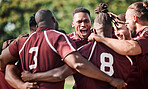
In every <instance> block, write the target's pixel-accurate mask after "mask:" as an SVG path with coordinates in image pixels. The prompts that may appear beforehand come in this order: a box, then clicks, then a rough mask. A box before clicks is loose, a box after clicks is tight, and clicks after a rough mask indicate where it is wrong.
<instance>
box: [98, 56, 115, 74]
mask: <svg viewBox="0 0 148 89" xmlns="http://www.w3.org/2000/svg"><path fill="white" fill-rule="evenodd" d="M105 58H108V60H109V61H108V62H106V61H105ZM113 61H114V60H113V56H112V55H111V54H109V53H102V54H101V56H100V62H101V66H100V70H101V71H103V72H105V73H106V74H108V75H109V76H112V75H113V74H114V70H113V66H112V65H113ZM105 67H109V71H105Z"/></svg>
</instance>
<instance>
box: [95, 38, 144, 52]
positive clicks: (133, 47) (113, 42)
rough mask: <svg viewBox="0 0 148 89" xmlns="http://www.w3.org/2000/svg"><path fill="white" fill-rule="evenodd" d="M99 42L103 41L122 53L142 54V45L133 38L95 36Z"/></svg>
mask: <svg viewBox="0 0 148 89" xmlns="http://www.w3.org/2000/svg"><path fill="white" fill-rule="evenodd" d="M94 39H95V40H96V41H98V42H102V43H104V44H105V45H107V46H108V47H110V48H111V49H113V50H114V51H115V52H117V53H119V54H121V55H138V54H141V47H140V45H139V44H138V42H136V41H133V40H118V39H113V38H106V37H99V36H95V38H94Z"/></svg>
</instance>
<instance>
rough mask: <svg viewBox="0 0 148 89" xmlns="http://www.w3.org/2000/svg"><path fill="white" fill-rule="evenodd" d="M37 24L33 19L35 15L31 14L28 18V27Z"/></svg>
mask: <svg viewBox="0 0 148 89" xmlns="http://www.w3.org/2000/svg"><path fill="white" fill-rule="evenodd" d="M36 25H37V23H36V21H35V15H33V16H31V17H30V20H29V27H32V26H34V27H35V26H36Z"/></svg>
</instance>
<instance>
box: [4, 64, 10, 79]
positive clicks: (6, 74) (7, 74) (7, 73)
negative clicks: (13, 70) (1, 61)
mask: <svg viewBox="0 0 148 89" xmlns="http://www.w3.org/2000/svg"><path fill="white" fill-rule="evenodd" d="M9 71H10V66H9V65H7V66H6V70H5V80H6V81H10V78H9V74H10V73H9Z"/></svg>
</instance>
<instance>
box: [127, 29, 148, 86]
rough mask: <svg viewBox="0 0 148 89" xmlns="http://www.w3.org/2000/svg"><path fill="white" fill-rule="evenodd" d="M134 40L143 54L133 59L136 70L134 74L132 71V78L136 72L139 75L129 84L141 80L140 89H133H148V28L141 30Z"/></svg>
mask: <svg viewBox="0 0 148 89" xmlns="http://www.w3.org/2000/svg"><path fill="white" fill-rule="evenodd" d="M134 40H136V41H137V42H138V43H139V45H140V47H141V49H142V54H140V55H137V56H134V58H133V61H134V65H135V70H134V72H133V71H132V73H131V76H133V74H134V73H136V72H135V71H137V72H138V75H136V77H135V79H132V80H133V81H132V80H130V77H129V81H130V82H129V83H131V82H135V81H136V80H139V82H140V83H139V82H138V84H139V86H140V88H132V89H148V85H147V84H148V47H147V46H148V27H146V28H144V29H142V30H140V31H139V32H138V33H137V34H136V37H135V38H134ZM137 77H138V78H137ZM135 84H136V83H135ZM135 84H133V85H135ZM138 84H136V85H138ZM133 85H131V86H130V87H132V86H133ZM129 89H131V88H129Z"/></svg>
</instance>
